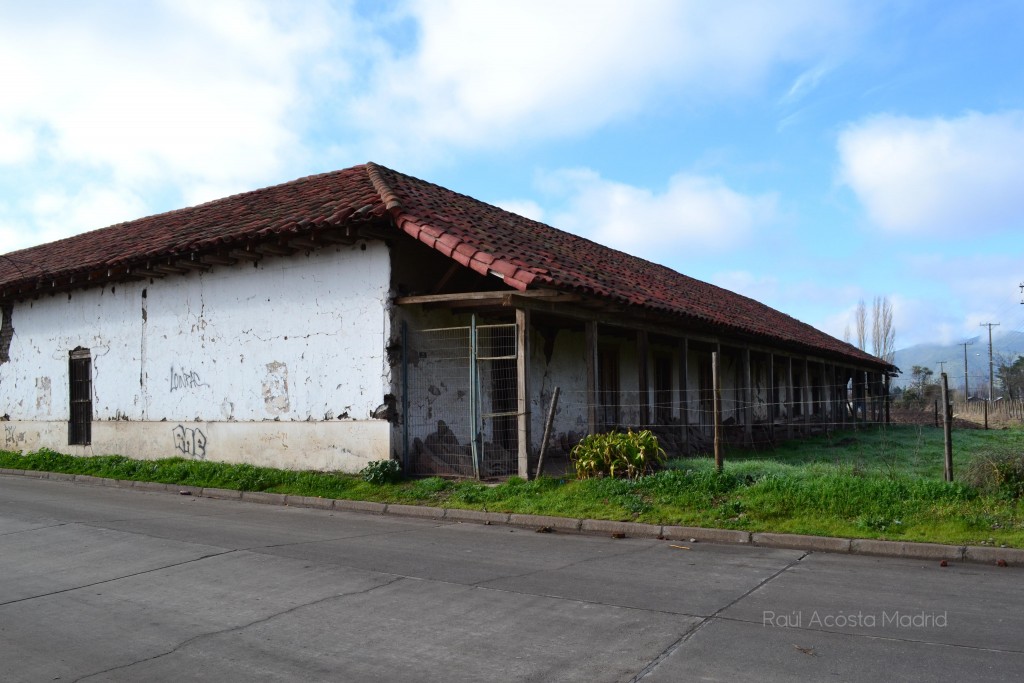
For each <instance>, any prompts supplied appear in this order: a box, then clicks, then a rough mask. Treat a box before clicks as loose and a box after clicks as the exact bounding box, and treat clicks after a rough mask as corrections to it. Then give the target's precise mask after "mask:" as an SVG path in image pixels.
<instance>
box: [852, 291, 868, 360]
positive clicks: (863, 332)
mask: <svg viewBox="0 0 1024 683" xmlns="http://www.w3.org/2000/svg"><path fill="white" fill-rule="evenodd" d="M854 323H856V325H857V348H858V349H860V350H861V351H867V348H868V307H867V306H865V305H864V299H861V300H860V301H858V302H857V311H856V312H855V313H854Z"/></svg>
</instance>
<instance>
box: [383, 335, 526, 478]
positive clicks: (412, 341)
mask: <svg viewBox="0 0 1024 683" xmlns="http://www.w3.org/2000/svg"><path fill="white" fill-rule="evenodd" d="M515 333H516V326H515V325H514V324H500V325H477V324H476V322H475V319H474V321H473V323H472V324H470V325H468V326H463V327H447V328H438V329H426V330H415V331H408V332H407V345H408V347H409V348H408V349H407V350H406V354H407V356H406V369H405V378H406V379H405V383H406V388H405V395H406V399H405V401H406V413H407V414H406V416H405V433H404V436H403V438H404V440H405V441H406V444H405V451H406V453H407V459H408V460H407V467H408V469H409V471H410V473H411V474H429V475H449V476H459V477H475V478H486V477H500V476H508V475H510V474H515V472H516V468H517V466H518V434H519V432H518V415H519V413H518V383H517V365H516V363H517V358H518V356H517V349H516V334H515Z"/></svg>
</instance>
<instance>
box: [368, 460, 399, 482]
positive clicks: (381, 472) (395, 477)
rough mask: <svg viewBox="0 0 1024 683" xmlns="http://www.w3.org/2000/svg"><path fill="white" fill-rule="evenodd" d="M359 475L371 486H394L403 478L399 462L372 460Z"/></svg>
mask: <svg viewBox="0 0 1024 683" xmlns="http://www.w3.org/2000/svg"><path fill="white" fill-rule="evenodd" d="M359 474H360V476H362V478H363V481H365V482H367V483H369V484H375V485H377V486H380V485H381V484H394V483H396V482H398V481H399V480H401V478H402V465H401V463H399V462H398V461H397V460H371V461H370V462H368V463H366V467H364V468H363V469H362V470H360V471H359Z"/></svg>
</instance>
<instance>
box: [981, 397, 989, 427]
mask: <svg viewBox="0 0 1024 683" xmlns="http://www.w3.org/2000/svg"><path fill="white" fill-rule="evenodd" d="M982 405H983V406H984V408H985V429H988V401H984V402H983V403H982Z"/></svg>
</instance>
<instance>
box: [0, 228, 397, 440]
mask: <svg viewBox="0 0 1024 683" xmlns="http://www.w3.org/2000/svg"><path fill="white" fill-rule="evenodd" d="M389 283H390V259H389V254H388V249H387V247H386V246H385V245H384V244H383V243H379V242H370V243H365V244H357V245H355V246H353V247H339V248H328V249H322V250H319V251H315V252H312V253H310V254H308V255H306V254H298V255H295V256H292V257H287V258H274V259H265V260H264V261H261V262H260V263H258V264H257V266H256V267H253V266H252V265H251V264H246V263H239V264H237V265H235V266H231V267H218V268H214V269H212V270H210V271H208V272H206V273H190V274H187V275H183V276H170V277H167V278H165V279H162V280H156V281H149V280H147V281H145V282H134V283H119V284H116V285H114V286H113V287H111V286H107V287H104V288H102V289H100V288H94V289H89V290H79V291H73V292H71V293H70V295H69V294H66V293H65V294H58V295H56V296H52V297H49V296H48V297H42V298H40V299H38V300H35V301H27V302H21V303H17V304H15V305H14V310H13V315H12V317H13V321H14V329H15V333H14V336H13V339H12V341H11V348H10V362H8V363H4V364H2V365H0V414H4V413H6V414H9V415H10V420H11V421H12V422H17V421H26V422H37V423H42V422H57V421H60V422H63V421H66V420H67V419H68V411H69V408H68V400H67V396H68V354H69V352H70V351H71V350H72V349H74V348H76V347H79V346H81V347H85V348H88V349H90V350H91V352H92V365H93V417H94V420H95V421H96V422H101V421H109V420H116V421H124V420H127V421H129V422H133V421H143V422H163V421H166V422H167V423H170V426H168V427H167V431H168V434H167V439H166V441H167V444H166V445H167V448H166V450H164V451H163V452H161V453H158V454H156V455H154V456H151V457H160V456H167V455H173V454H175V453H176V451H175V450H174V444H175V442H174V439H173V438H172V436H171V432H170V429H171V427H172V426H174V425H176V424H177V423H192V422H200V423H203V424H214V423H218V422H247V421H248V422H263V421H296V422H297V421H302V422H324V421H332V422H335V423H336V422H338V421H339V416H344V418H343V419H341V420H340V421H341V422H348V423H351V422H352V421H355V420H359V421H366V420H369V419H370V415H371V413H372V412H373V411H374V410H375V409H376V408H377V407H378V406H379V405H380V404H381V403H382V400H383V397H384V395H385V394H386V393H388V392H389V391H390V390H391V369H390V367H389V366H388V364H387V360H386V357H385V351H384V348H385V345H386V344H387V340H388V338H389V335H390V323H389V314H388V309H387V301H388V296H389V288H390V284H389ZM374 422H383V421H380V420H375V421H374ZM44 431H46V430H44ZM51 431H52V430H51ZM57 431H60V430H57ZM236 431H237V430H236ZM380 432H381V434H383V441H384V443H383V445H382V446H381V448H377V447H376V446H374V448H373V449H372V450H374V452H376V451H380V452H381V453H382V454H383V455H382V457H386V456H387V448H388V444H387V440H388V437H387V433H388V432H387V425H386V423H385V424H384V428H383V430H380ZM99 433H100V434H102V433H103V432H102V430H100V432H99ZM375 433H376V432H375ZM374 438H377V437H374ZM363 440H364V441H365V439H363ZM64 441H65V443H64V444H60V443H57V444H52V445H51V444H45V445H48V446H50V447H53V448H57V449H59V450H65V451H67V450H68V448H67V446H66V434H65V436H64ZM179 441H180V440H179ZM118 443H119V444H120V445H122V446H125V445H128V444H127V442H125V440H124V438H123V435H122V438H119V440H118ZM204 445H205V449H206V455H211V454H214V453H216V451H217V449H218V445H217V444H216V443H215V442H214V440H213V438H212V437H211V438H209V439H207V440H206V443H205V444H204ZM279 445H280V444H279ZM296 445H300V444H296V443H295V442H294V438H293V446H292V448H294V447H295V446H296ZM268 447H270V448H273V447H274V445H273V444H270V445H269V446H268ZM338 448H342V447H341V446H338ZM93 450H95V451H96V452H100V451H102V448H101V444H99V443H97V440H96V438H95V437H94V443H93ZM112 452H113V451H112ZM293 452H294V451H293ZM188 455H193V456H195V455H196V454H191V453H190V454H188ZM216 459H222V458H221V457H217V458H216ZM224 459H226V458H224Z"/></svg>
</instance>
